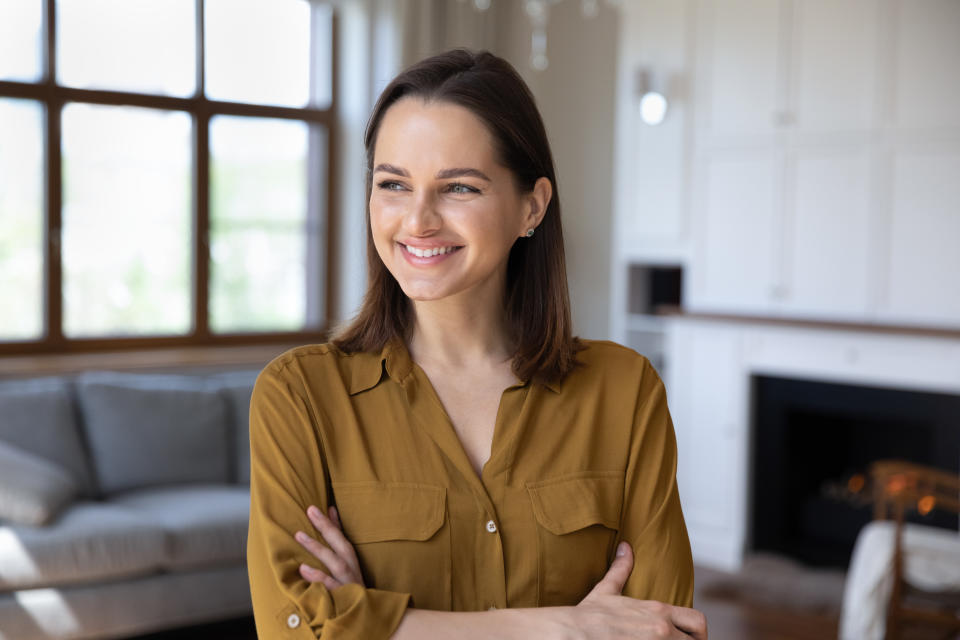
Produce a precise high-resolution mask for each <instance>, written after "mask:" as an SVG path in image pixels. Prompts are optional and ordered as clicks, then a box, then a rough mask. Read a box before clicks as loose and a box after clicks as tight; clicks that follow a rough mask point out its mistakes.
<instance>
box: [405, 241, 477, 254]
mask: <svg viewBox="0 0 960 640" xmlns="http://www.w3.org/2000/svg"><path fill="white" fill-rule="evenodd" d="M398 244H399V245H400V246H401V247H403V248H404V250H405V251H406V252H407V253H409V254H411V255H414V256H417V257H418V258H432V257H433V256H440V255H444V254H447V253H453V252H454V251H457V250H459V249H461V248H462V247H458V246H453V245H452V246H449V247H434V248H432V249H418V248H416V247H410V246H407V245H405V244H403V243H402V242H400V243H398Z"/></svg>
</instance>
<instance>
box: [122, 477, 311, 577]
mask: <svg viewBox="0 0 960 640" xmlns="http://www.w3.org/2000/svg"><path fill="white" fill-rule="evenodd" d="M111 501H112V502H113V503H114V504H116V505H117V506H118V507H122V508H123V509H125V510H127V511H128V512H130V513H133V514H135V515H136V518H137V520H138V521H140V522H144V523H149V524H150V525H152V526H156V527H159V528H161V529H162V530H163V531H164V534H165V535H166V540H167V545H166V556H165V559H164V566H165V567H166V568H169V569H183V568H193V567H200V566H207V565H218V564H232V563H236V562H245V561H246V549H247V546H246V545H247V524H248V522H249V520H250V492H249V490H248V489H247V488H246V487H239V486H237V485H192V486H182V487H181V486H169V487H155V488H150V489H139V490H136V491H129V492H125V493H122V494H118V495H115V496H114V497H113V498H112V500H111ZM290 535H293V532H291V533H290Z"/></svg>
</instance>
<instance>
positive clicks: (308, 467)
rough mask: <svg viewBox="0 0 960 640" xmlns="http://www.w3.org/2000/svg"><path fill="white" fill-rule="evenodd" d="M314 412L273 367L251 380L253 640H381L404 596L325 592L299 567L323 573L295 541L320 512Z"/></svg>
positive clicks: (323, 493) (279, 366)
mask: <svg viewBox="0 0 960 640" xmlns="http://www.w3.org/2000/svg"><path fill="white" fill-rule="evenodd" d="M317 411H318V409H317V408H316V407H313V406H312V405H311V404H310V403H308V402H307V401H306V399H305V393H304V392H303V383H302V382H301V380H300V379H299V378H298V377H297V375H296V374H295V373H294V372H292V371H291V370H290V369H289V367H287V366H285V363H284V361H280V360H275V361H274V362H272V363H271V364H270V365H268V366H267V368H265V369H264V370H263V371H262V372H261V373H260V375H259V376H258V378H257V381H256V384H255V386H254V390H253V394H252V396H251V400H250V526H249V530H248V534H247V570H248V573H249V578H250V592H251V596H252V599H253V611H254V617H255V620H256V626H257V633H258V635H259V637H260V638H270V639H273V638H296V639H304V638H337V639H338V640H340V639H354V638H355V639H368V638H372V639H376V638H388V637H389V636H390V635H391V634H392V633H393V631H394V630H395V629H396V627H397V626H398V625H399V623H400V619H401V618H402V617H403V614H404V612H405V611H406V608H407V606H408V605H409V602H410V594H407V593H399V592H395V591H385V590H380V589H371V588H364V587H362V586H361V585H356V584H349V585H344V586H342V587H338V588H336V589H333V590H332V591H331V590H328V589H327V588H326V587H325V586H324V585H323V584H321V583H319V582H316V583H310V582H308V581H306V580H304V579H303V578H302V577H301V576H300V574H299V571H298V567H299V566H300V564H301V563H302V562H306V563H307V564H309V565H311V566H315V567H319V568H321V569H323V570H326V568H325V567H324V566H323V565H322V563H320V562H319V561H318V560H316V558H314V557H313V556H312V555H310V554H309V553H308V552H307V551H306V549H304V548H303V547H302V546H301V545H300V544H299V543H298V542H297V541H296V540H295V539H294V538H293V534H294V533H295V532H296V531H297V530H298V529H299V530H302V531H306V532H307V533H309V534H311V535H313V536H314V537H316V538H318V539H319V540H320V541H321V542H322V541H323V539H322V537H321V536H320V535H319V534H318V533H317V532H316V531H315V529H314V528H313V525H312V524H311V523H310V521H309V519H308V518H307V516H306V508H307V506H309V505H310V504H315V505H317V507H319V508H320V509H321V510H323V511H324V512H326V510H327V508H328V505H329V504H330V499H331V495H330V492H329V484H328V482H327V478H326V477H325V476H326V471H325V469H326V468H327V467H326V464H325V459H324V452H323V446H322V439H321V436H320V431H319V421H320V420H324V419H325V418H323V416H322V415H318V414H317Z"/></svg>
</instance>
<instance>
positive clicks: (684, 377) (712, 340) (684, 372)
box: [665, 320, 748, 568]
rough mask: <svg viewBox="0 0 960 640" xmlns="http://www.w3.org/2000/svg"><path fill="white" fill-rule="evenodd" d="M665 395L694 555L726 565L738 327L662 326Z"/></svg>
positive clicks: (738, 506) (736, 438) (739, 425)
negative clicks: (666, 364) (667, 365)
mask: <svg viewBox="0 0 960 640" xmlns="http://www.w3.org/2000/svg"><path fill="white" fill-rule="evenodd" d="M667 335H668V341H667V344H668V358H669V361H670V371H669V378H667V379H666V380H665V382H666V384H667V397H668V401H669V404H670V413H671V415H672V417H673V422H674V428H675V429H676V432H677V448H678V462H677V483H678V486H679V489H680V501H681V504H682V505H683V513H684V517H685V519H686V522H687V528H688V530H689V532H690V538H691V543H692V545H693V553H694V557H695V559H696V560H697V561H698V562H700V563H704V564H708V565H711V566H718V567H729V568H733V567H735V566H736V565H737V564H739V561H740V554H741V552H742V549H743V541H744V536H745V511H744V509H745V502H744V496H745V495H746V494H745V491H744V487H743V486H742V485H743V478H742V477H741V473H745V470H746V460H745V455H746V454H745V452H746V450H747V440H746V439H747V432H748V429H747V425H746V423H745V418H744V409H743V408H744V404H745V398H746V395H745V394H746V388H745V382H744V380H745V379H744V377H743V375H742V372H741V353H740V352H741V349H740V332H739V330H736V329H731V328H726V327H716V326H705V325H701V324H697V323H691V322H685V321H682V320H681V321H678V322H673V323H670V324H669V325H668V334H667Z"/></svg>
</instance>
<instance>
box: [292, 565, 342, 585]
mask: <svg viewBox="0 0 960 640" xmlns="http://www.w3.org/2000/svg"><path fill="white" fill-rule="evenodd" d="M299 571H300V575H301V576H303V579H304V580H306V581H307V582H322V583H323V586H325V587H326V588H327V589H330V590H331V591H332V590H333V589H336V588H337V587H339V586H340V582H339V581H338V580H335V579H334V578H332V577H330V576H329V575H328V574H326V573H324V572H323V571H321V570H320V569H315V568H313V567H311V566H310V565H308V564H301V565H300V567H299Z"/></svg>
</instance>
